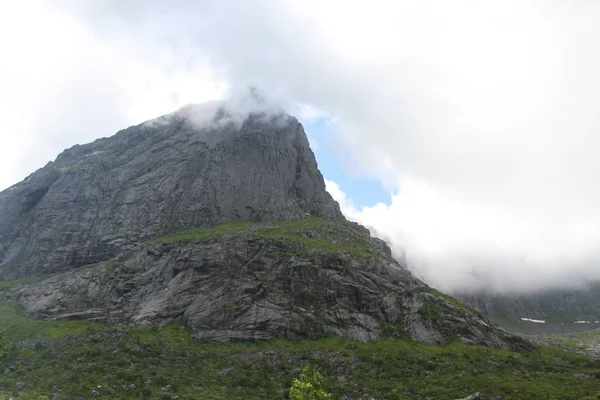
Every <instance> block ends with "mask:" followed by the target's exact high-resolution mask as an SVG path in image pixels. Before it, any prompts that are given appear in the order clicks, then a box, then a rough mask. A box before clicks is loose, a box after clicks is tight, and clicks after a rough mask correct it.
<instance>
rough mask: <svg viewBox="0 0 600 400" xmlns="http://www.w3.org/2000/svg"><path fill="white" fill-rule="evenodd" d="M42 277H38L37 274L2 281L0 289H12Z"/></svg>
mask: <svg viewBox="0 0 600 400" xmlns="http://www.w3.org/2000/svg"><path fill="white" fill-rule="evenodd" d="M41 279H42V278H40V277H37V276H31V277H27V278H20V279H13V280H10V281H0V290H6V289H10V288H13V287H15V286H19V285H27V284H30V283H35V282H38V281H40V280H41Z"/></svg>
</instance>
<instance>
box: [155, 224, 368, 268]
mask: <svg viewBox="0 0 600 400" xmlns="http://www.w3.org/2000/svg"><path fill="white" fill-rule="evenodd" d="M225 235H246V236H254V237H260V238H263V239H266V240H269V241H278V242H282V243H284V244H286V245H289V244H290V243H291V242H296V243H298V244H299V245H300V246H301V248H300V249H299V250H298V251H297V252H298V253H306V252H310V251H315V252H320V253H348V254H352V255H353V256H356V257H361V258H365V257H367V258H370V257H374V256H375V253H376V251H375V250H374V249H373V248H372V245H371V244H370V242H369V238H368V237H367V236H365V235H364V234H363V233H362V232H359V231H358V230H357V229H356V228H355V227H354V226H353V225H352V224H351V223H348V222H345V221H327V220H324V219H321V218H316V217H309V218H305V219H299V220H285V221H277V222H265V223H258V222H253V221H240V220H237V221H233V222H228V223H225V224H221V225H216V226H212V227H201V228H194V229H187V230H184V231H180V232H176V233H173V234H171V235H167V236H163V237H158V238H155V239H152V240H150V241H149V242H147V243H148V244H161V243H176V242H192V241H203V240H209V239H216V238H220V237H223V236H225Z"/></svg>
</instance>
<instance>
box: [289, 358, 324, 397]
mask: <svg viewBox="0 0 600 400" xmlns="http://www.w3.org/2000/svg"><path fill="white" fill-rule="evenodd" d="M332 397H333V396H332V395H331V393H327V392H326V391H325V389H323V377H322V376H321V374H320V373H319V371H317V370H314V369H312V368H310V367H308V366H306V367H304V369H303V370H302V374H301V375H300V379H294V382H293V383H292V388H291V389H290V400H327V399H331V398H332Z"/></svg>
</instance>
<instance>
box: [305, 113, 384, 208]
mask: <svg viewBox="0 0 600 400" xmlns="http://www.w3.org/2000/svg"><path fill="white" fill-rule="evenodd" d="M302 124H303V125H304V129H305V131H306V133H307V134H308V136H309V139H310V140H311V147H312V149H313V152H314V153H315V156H316V158H317V162H318V164H319V169H320V170H321V173H322V174H323V176H324V177H325V179H328V180H331V181H334V182H335V183H337V184H338V185H339V186H340V188H341V189H342V190H343V191H344V193H346V195H347V196H348V198H349V199H351V200H352V202H353V203H354V205H355V206H356V208H357V209H361V208H362V207H370V206H374V205H375V204H377V203H385V204H390V202H391V197H390V192H389V191H388V190H386V189H384V188H383V186H382V185H381V183H380V182H379V181H378V180H376V179H373V178H369V177H367V176H364V175H363V176H359V175H358V174H356V173H351V172H350V171H348V168H347V167H346V168H345V167H344V163H348V160H344V159H343V157H344V156H343V154H342V153H341V152H340V151H339V148H336V147H335V146H336V143H335V133H336V132H335V129H336V125H335V122H333V120H332V119H331V118H330V117H320V118H316V119H312V120H310V121H302Z"/></svg>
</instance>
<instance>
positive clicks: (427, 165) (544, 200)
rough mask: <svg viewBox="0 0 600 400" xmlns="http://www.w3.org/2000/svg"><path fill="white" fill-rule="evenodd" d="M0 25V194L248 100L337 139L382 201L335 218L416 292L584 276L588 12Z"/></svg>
mask: <svg viewBox="0 0 600 400" xmlns="http://www.w3.org/2000/svg"><path fill="white" fill-rule="evenodd" d="M9 4H10V5H9ZM32 4H35V6H32ZM0 8H1V10H0V11H2V12H0V33H2V34H1V35H0V44H2V47H3V48H4V49H6V50H5V51H6V54H7V57H5V59H6V60H7V62H3V63H2V65H1V66H0V85H2V86H3V87H4V88H6V90H3V91H2V94H1V95H0V105H2V107H3V108H4V109H5V110H9V112H5V113H2V115H1V116H0V123H2V126H3V128H4V130H3V132H5V133H3V136H2V157H0V160H1V161H0V167H2V169H3V173H2V175H1V176H0V178H1V179H0V186H7V185H8V184H10V183H13V182H14V181H16V180H17V179H20V178H22V177H23V176H24V175H25V174H26V173H27V172H30V171H31V170H32V169H33V168H34V167H37V166H39V164H41V163H43V162H45V161H46V160H47V159H49V158H51V156H52V155H53V154H56V153H58V151H60V149H62V148H64V147H67V146H68V145H70V144H73V142H85V141H88V140H90V139H92V138H94V137H97V136H102V135H107V134H110V133H112V132H114V131H115V130H116V129H117V128H120V127H123V126H124V125H127V124H132V123H136V122H139V121H140V120H144V119H149V118H151V117H154V116H156V115H158V114H161V113H166V112H170V111H172V110H175V109H177V108H179V107H181V106H183V105H184V104H187V103H199V102H202V101H205V100H211V99H218V98H221V97H222V96H223V95H224V93H226V92H227V90H228V89H229V88H235V87H247V86H248V85H256V86H257V87H259V88H260V89H261V90H262V91H264V92H265V93H266V94H267V95H268V96H269V97H271V98H274V99H277V101H278V102H279V103H280V104H281V106H282V107H284V108H286V109H288V110H293V109H294V107H295V105H296V104H302V105H303V106H301V107H300V109H302V107H304V108H303V109H304V110H318V113H319V115H323V113H324V114H325V115H327V116H329V117H330V118H331V119H334V120H335V121H336V124H335V126H336V127H337V128H336V131H335V132H334V135H335V137H332V138H331V140H332V141H334V142H335V143H336V144H337V147H338V150H339V153H340V154H344V159H342V160H340V162H342V163H343V164H351V165H353V166H354V169H355V170H358V171H360V173H361V174H363V175H365V176H368V177H371V178H376V179H379V180H380V181H381V182H383V184H384V185H385V187H386V188H388V189H389V190H390V192H391V193H392V201H391V203H390V204H388V205H384V204H379V205H377V206H375V207H370V208H360V207H356V206H352V204H351V202H350V201H349V200H346V203H344V204H345V207H344V209H345V212H346V213H347V214H348V215H349V216H350V217H351V218H354V219H357V220H360V221H361V222H363V223H364V224H366V225H369V226H371V227H373V229H374V230H375V231H377V232H378V233H379V234H380V235H382V236H384V237H386V238H387V239H388V240H389V241H390V242H391V243H392V244H393V245H394V248H395V249H396V250H397V252H398V254H405V257H406V259H407V260H408V262H409V263H410V266H411V268H412V269H413V270H415V271H416V273H417V274H419V275H420V276H422V277H424V279H426V280H427V281H428V282H430V283H432V284H434V285H436V286H439V287H440V288H442V289H446V290H454V289H464V288H466V289H471V288H481V287H485V288H491V289H494V290H500V291H507V290H532V289H539V288H543V287H549V286H557V285H559V286H573V285H575V286H576V285H579V284H582V282H584V281H586V280H588V279H598V278H600V268H598V267H599V263H600V254H599V249H598V243H600V184H598V179H597V175H598V171H600V158H598V157H597V155H596V152H597V149H598V148H600V135H599V126H600V112H599V111H600V110H598V108H599V107H600V98H599V97H600V79H599V78H600V76H599V75H600V72H599V71H600V52H599V51H598V49H599V48H600V28H599V25H598V24H597V21H598V20H599V18H600V4H597V3H595V2H588V1H582V2H558V1H534V0H525V1H516V0H508V1H502V2H499V1H498V2H482V1H476V0H471V1H466V0H465V1H453V2H448V1H442V0H425V1H419V2H414V1H397V2H389V1H373V2H368V3H366V2H352V1H314V2H313V1H299V0H298V1H295V0H287V1H275V0H273V1H269V0H258V1H253V2H240V1H227V0H226V1H186V0H180V1H169V2H167V1H158V0H147V1H141V0H140V1H134V0H132V1H127V2H122V1H116V0H115V1H110V0H107V1H102V2H97V1H91V0H90V1H83V0H77V1H74V0H59V1H56V2H53V3H48V2H39V3H35V2H32V3H31V4H28V7H27V8H25V6H22V5H19V3H14V4H13V3H6V4H3V5H2V6H0ZM31 9H33V10H34V11H31ZM307 107H308V108H307ZM329 187H330V190H331V191H332V192H335V191H336V190H337V191H338V192H339V193H338V194H337V195H336V196H337V197H338V199H342V197H341V194H340V193H341V191H340V190H339V188H336V187H335V185H334V184H332V183H330V185H329Z"/></svg>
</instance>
